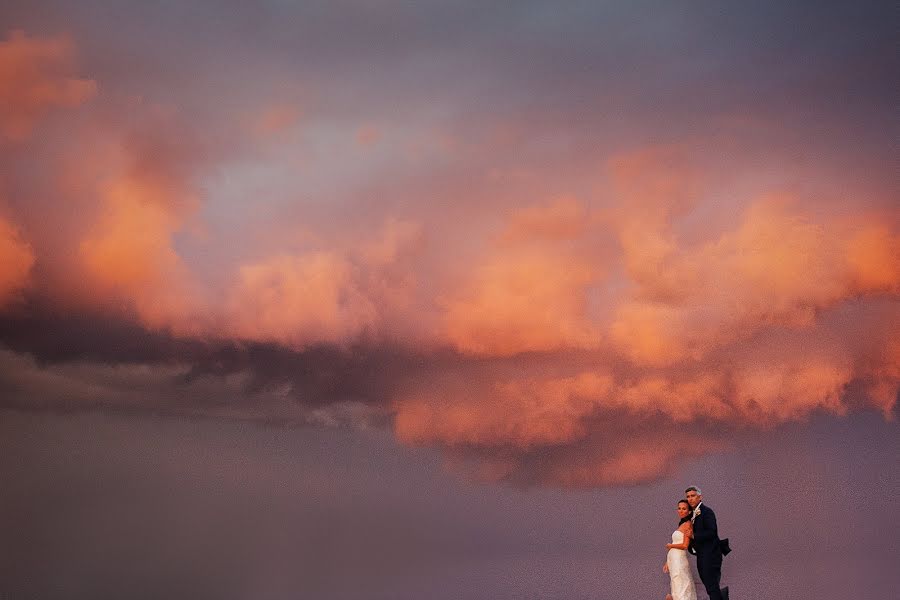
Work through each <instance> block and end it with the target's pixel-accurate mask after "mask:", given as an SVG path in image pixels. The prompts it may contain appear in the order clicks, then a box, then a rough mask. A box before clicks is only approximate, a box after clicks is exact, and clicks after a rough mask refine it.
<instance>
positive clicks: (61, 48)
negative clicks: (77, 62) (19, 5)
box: [0, 31, 97, 141]
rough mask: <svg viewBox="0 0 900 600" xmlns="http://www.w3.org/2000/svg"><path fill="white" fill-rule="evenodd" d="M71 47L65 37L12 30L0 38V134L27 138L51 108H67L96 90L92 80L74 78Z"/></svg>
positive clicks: (80, 101)
mask: <svg viewBox="0 0 900 600" xmlns="http://www.w3.org/2000/svg"><path fill="white" fill-rule="evenodd" d="M73 59H74V49H73V45H72V42H71V41H70V40H69V39H68V38H65V37H57V38H37V37H28V36H26V35H25V33H24V32H22V31H13V32H12V33H11V34H10V37H9V39H7V40H5V41H0V134H2V135H3V136H4V137H6V138H7V139H8V140H11V141H20V140H23V139H25V138H26V137H28V135H29V134H30V133H31V131H32V129H33V128H34V126H35V124H36V123H37V122H38V121H40V120H41V118H43V117H44V115H46V114H48V113H49V112H50V111H51V110H53V109H54V108H71V107H75V106H78V105H80V104H82V103H84V102H86V101H87V100H89V99H90V98H91V97H92V96H94V94H95V93H96V91H97V84H96V83H95V82H94V81H93V80H89V79H79V78H77V77H74V68H73V64H72V63H73Z"/></svg>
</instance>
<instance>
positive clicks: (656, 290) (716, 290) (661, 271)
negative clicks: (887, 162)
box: [610, 199, 900, 364]
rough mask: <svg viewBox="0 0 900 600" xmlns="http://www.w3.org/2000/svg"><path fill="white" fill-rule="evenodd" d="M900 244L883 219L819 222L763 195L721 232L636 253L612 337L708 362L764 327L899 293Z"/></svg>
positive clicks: (647, 354)
mask: <svg viewBox="0 0 900 600" xmlns="http://www.w3.org/2000/svg"><path fill="white" fill-rule="evenodd" d="M898 251H900V237H898V236H897V235H896V234H892V233H890V232H888V231H887V230H886V228H885V227H884V226H883V225H881V224H878V223H874V222H867V223H861V224H855V225H850V226H848V225H844V224H841V223H835V222H819V223H816V222H813V221H811V220H810V219H809V218H807V217H805V216H804V214H803V213H802V212H801V211H799V210H797V209H795V212H792V211H791V210H789V208H788V206H786V205H785V202H784V201H783V200H782V199H777V200H771V199H763V200H760V201H757V202H756V203H754V204H752V205H751V206H750V207H749V208H748V209H747V211H746V212H745V214H744V217H743V219H742V220H741V222H740V224H739V225H738V227H737V228H736V229H735V230H733V231H730V232H725V233H723V234H722V235H720V236H719V237H718V239H715V240H713V241H711V242H708V243H705V244H701V245H698V246H695V247H685V248H682V247H677V246H676V245H674V244H672V245H670V246H669V247H668V249H667V250H666V252H665V256H664V257H662V256H653V257H652V258H647V257H645V259H639V258H636V257H632V258H631V260H632V261H633V263H632V264H635V263H639V264H640V265H641V266H640V267H639V268H638V270H639V272H640V275H639V276H638V277H636V279H635V283H636V284H637V285H636V286H635V289H634V293H633V294H632V296H631V297H630V298H627V299H626V300H625V301H623V302H622V303H621V304H620V305H619V306H618V307H617V309H616V319H615V321H614V322H613V324H612V326H611V330H610V335H611V337H612V339H613V340H615V342H616V343H617V344H618V345H619V346H620V347H621V348H622V350H623V351H624V352H625V353H626V354H627V355H628V356H630V357H631V358H632V359H633V360H636V361H639V362H649V363H659V364H666V363H671V362H675V361H679V360H682V359H685V358H693V359H696V360H702V359H703V357H704V356H705V355H706V354H708V353H709V352H711V351H713V350H715V349H716V348H718V347H720V346H722V345H724V344H727V343H730V342H732V341H735V340H738V339H742V338H747V337H749V336H751V335H753V333H754V332H756V331H758V330H760V329H763V328H766V327H773V326H775V327H779V326H781V327H794V328H804V327H814V326H815V322H816V319H817V316H818V314H819V313H820V312H821V311H823V310H826V309H828V308H830V307H832V306H834V305H836V304H838V303H840V302H843V301H847V300H851V299H853V298H856V297H858V296H864V295H878V294H886V293H897V291H898V290H900V270H898V269H900V268H898V263H897V260H896V258H895V257H896V256H897V252H898ZM625 252H626V254H628V249H627V247H626V249H625ZM626 260H627V259H626ZM656 273H658V274H656ZM670 290H674V291H671V292H670Z"/></svg>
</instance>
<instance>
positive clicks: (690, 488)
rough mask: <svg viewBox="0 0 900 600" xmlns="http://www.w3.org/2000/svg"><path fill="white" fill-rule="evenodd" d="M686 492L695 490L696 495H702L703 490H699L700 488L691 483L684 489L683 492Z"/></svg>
mask: <svg viewBox="0 0 900 600" xmlns="http://www.w3.org/2000/svg"><path fill="white" fill-rule="evenodd" d="M688 492H697V495H698V496H702V495H703V492H701V491H700V488H698V487H697V486H696V485H692V486H691V487H689V488H688V489H686V490H684V493H685V494H687V493H688Z"/></svg>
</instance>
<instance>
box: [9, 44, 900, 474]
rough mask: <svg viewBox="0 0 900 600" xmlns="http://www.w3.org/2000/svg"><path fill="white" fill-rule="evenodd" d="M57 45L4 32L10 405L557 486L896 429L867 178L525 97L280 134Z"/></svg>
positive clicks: (885, 299)
mask: <svg viewBox="0 0 900 600" xmlns="http://www.w3.org/2000/svg"><path fill="white" fill-rule="evenodd" d="M75 51H76V45H75V44H74V43H73V42H72V41H71V38H69V37H47V38H43V37H37V36H30V35H28V34H25V33H21V32H14V33H12V34H11V35H10V37H9V38H8V39H7V40H6V41H4V42H2V43H0V109H2V110H0V131H2V133H3V136H4V138H5V139H4V141H3V143H4V144H5V145H4V146H3V147H2V153H3V157H4V158H5V159H8V160H9V161H11V162H10V164H19V165H24V164H26V163H27V164H29V165H31V166H30V167H29V168H28V169H21V170H19V171H17V172H10V173H8V174H5V175H4V178H3V179H2V180H0V186H2V187H0V200H2V202H0V311H2V313H0V343H2V344H3V346H4V347H5V348H4V349H3V350H2V353H0V363H2V368H0V386H2V388H3V390H4V397H5V398H6V400H4V403H3V406H4V407H6V408H8V409H16V410H45V411H78V410H103V411H127V412H136V413H153V414H158V413H162V414H168V415H172V416H179V417H192V418H197V417H201V418H202V417H208V418H227V419H253V420H263V421H270V422H273V423H279V424H284V425H295V424H340V423H352V424H354V425H357V426H384V427H390V428H392V429H393V431H394V432H395V434H396V437H397V439H398V440H400V441H401V442H403V443H406V444H411V445H425V446H434V447H438V448H440V449H441V450H442V451H443V452H444V455H445V456H446V458H447V463H448V466H450V467H451V468H456V469H460V470H461V471H463V472H465V473H469V474H472V475H474V476H475V477H479V478H483V479H488V480H502V481H509V482H513V483H520V484H549V485H563V486H592V485H600V486H602V485H627V484H635V483H640V482H644V481H648V480H652V479H654V478H657V477H660V476H662V475H664V474H666V473H668V472H669V471H670V470H671V469H672V468H673V467H674V465H676V464H677V463H678V461H679V460H681V459H683V458H684V457H685V456H699V455H702V454H704V453H707V452H712V451H716V450H718V449H721V448H723V447H726V446H727V445H729V444H733V443H739V440H740V438H741V436H746V435H753V433H754V432H758V431H761V430H765V429H769V428H772V427H777V426H779V425H782V424H785V423H789V422H794V421H802V420H804V419H807V418H809V417H810V416H812V415H814V414H817V413H822V412H825V413H833V414H838V415H841V414H846V413H848V412H850V411H857V410H877V411H879V412H880V413H882V414H883V415H884V417H885V418H888V419H892V418H894V415H895V413H896V405H897V394H898V382H900V372H898V368H900V367H898V365H900V346H898V343H897V342H896V339H900V335H898V333H900V332H898V331H897V323H900V304H898V299H900V261H898V258H897V257H898V256H900V235H898V216H900V215H898V213H897V211H896V208H895V206H893V205H892V204H891V202H890V201H889V198H886V197H884V195H883V194H882V193H881V192H879V189H880V188H879V187H878V185H861V184H859V183H858V182H857V181H856V180H855V179H853V178H852V177H851V176H850V175H849V174H848V175H847V176H846V177H844V179H841V181H840V183H841V185H840V186H838V188H837V191H834V192H833V197H832V198H829V197H822V196H820V194H822V193H823V190H826V189H828V188H829V185H830V183H831V182H832V181H833V180H834V178H835V175H834V173H832V172H829V170H828V168H827V167H826V166H825V165H822V166H814V167H809V168H807V167H804V168H803V169H799V168H797V169H796V172H795V170H794V167H792V166H790V165H788V166H784V165H781V164H776V163H778V160H777V158H776V160H772V161H769V162H767V158H766V157H765V156H764V154H765V153H762V154H761V153H760V152H759V150H757V149H754V146H753V144H751V143H749V142H748V143H747V144H746V145H743V144H740V143H737V144H735V143H732V142H724V141H723V140H722V136H721V135H720V134H719V133H718V131H717V128H718V127H719V125H720V123H721V122H720V121H716V120H715V119H710V120H709V122H708V123H706V124H705V125H704V128H703V130H702V131H699V132H693V133H691V135H689V136H688V135H685V136H684V138H685V139H678V136H674V135H673V136H670V137H671V138H672V139H669V140H667V141H666V143H662V144H661V143H649V142H648V143H641V144H637V145H635V144H634V143H625V142H621V143H619V142H616V143H608V144H604V145H599V144H597V145H596V147H593V148H591V144H589V143H588V142H589V141H590V140H589V139H586V138H585V137H583V132H580V131H575V130H573V129H570V128H562V129H561V128H560V126H559V124H558V123H557V122H555V120H554V119H552V118H547V119H546V120H544V121H543V122H536V121H534V120H533V119H532V116H533V111H534V109H533V108H532V107H527V108H526V109H522V112H520V113H516V112H513V113H512V114H511V115H509V116H506V117H504V120H503V122H496V123H493V128H492V130H491V132H489V133H488V134H484V133H483V132H482V134H480V135H479V134H477V132H476V131H475V130H477V129H478V128H480V127H481V125H482V124H483V123H485V122H491V120H492V119H495V115H492V114H490V113H487V114H471V115H468V117H470V120H471V122H472V123H474V125H472V126H471V127H472V128H473V129H471V130H470V129H465V128H463V129H462V131H463V132H469V131H472V137H471V138H470V139H469V140H468V141H467V140H466V139H464V138H465V136H460V140H458V141H457V142H455V143H453V144H447V143H440V144H438V143H435V144H431V145H427V144H426V146H427V151H426V150H423V147H426V146H423V145H422V140H423V139H424V140H442V139H443V140H445V139H446V138H445V137H442V136H444V134H443V131H444V127H445V126H446V122H444V123H435V122H429V121H428V120H427V119H424V117H417V115H413V114H410V116H409V119H408V120H395V121H391V120H389V119H388V120H379V119H372V118H370V116H366V115H362V116H361V115H359V114H356V113H355V112H354V111H352V110H347V109H346V108H343V110H344V111H345V112H341V111H342V107H336V106H325V105H322V104H320V105H316V104H315V103H311V104H310V106H309V107H306V106H304V110H303V113H302V118H303V127H302V128H298V127H294V125H295V124H296V123H297V121H298V119H300V112H299V110H298V109H294V108H284V107H285V106H288V105H286V104H279V103H277V102H274V103H273V101H272V100H271V99H269V98H266V99H264V100H263V99H261V100H259V101H258V102H255V104H254V102H250V101H246V100H244V99H242V100H241V102H238V101H235V102H234V103H233V104H228V103H227V102H223V103H221V105H217V106H215V107H211V108H209V109H208V113H209V114H207V115H205V116H204V119H205V120H203V119H199V117H198V121H197V122H198V123H199V124H200V125H196V124H193V123H192V124H191V125H188V122H190V121H191V119H189V118H188V117H189V116H192V115H191V114H190V113H189V110H188V109H179V108H178V107H177V105H176V106H172V105H170V104H166V103H165V102H162V101H157V100H144V99H135V98H134V97H133V95H131V94H130V90H128V91H126V90H125V89H124V88H122V89H117V88H116V85H115V84H116V81H115V80H114V79H113V80H111V81H110V87H111V89H110V90H109V91H107V89H106V88H105V82H104V81H102V80H101V81H100V84H104V85H99V84H98V83H97V82H96V81H95V79H93V78H89V77H88V76H87V75H85V74H84V73H85V72H84V71H82V70H81V69H78V68H76V67H75V65H76V63H77V61H76V52H75ZM89 100H90V102H89ZM242 102H244V103H249V104H254V105H253V106H245V105H244V104H242ZM185 104H186V105H188V104H189V102H188V101H187V100H186V101H185ZM273 107H274V108H273ZM193 116H194V117H197V115H193ZM417 118H421V119H423V120H421V121H417V120H416V119H417ZM760 118H762V117H760ZM373 122H378V123H379V125H378V127H377V128H376V127H375V126H373V125H372V124H371V123H373ZM235 123H236V124H237V125H233V124H235ZM247 123H252V124H254V125H253V126H251V127H247V126H246V124H247ZM201 126H202V127H201ZM740 127H742V126H739V127H738V130H737V131H740V132H742V133H743V134H745V135H747V136H748V139H749V138H750V137H751V135H750V133H748V132H747V131H744V130H741V129H740ZM410 130H413V131H410ZM504 131H505V132H507V134H508V135H499V134H498V133H497V132H504ZM39 132H40V133H39ZM509 132H516V133H515V134H514V135H513V134H509ZM590 133H591V134H592V135H595V134H596V133H597V132H596V131H591V132H590ZM553 136H556V137H557V138H560V139H562V140H563V141H562V142H560V141H558V139H556V140H555V138H554V137H553ZM788 137H789V136H788ZM473 140H478V141H479V143H478V144H476V143H471V142H472V141H473ZM482 141H483V144H481V143H480V142H482ZM467 144H469V145H467ZM88 146H89V147H91V148H93V151H92V152H90V153H86V152H85V150H84V149H85V148H86V147H88ZM214 146H216V147H215V149H213V147H214ZM219 146H221V147H219ZM479 146H481V147H479ZM721 147H725V148H727V150H728V155H727V156H724V157H723V156H721V155H720V153H719V152H717V150H718V149H720V148H721ZM411 148H413V149H415V152H414V154H415V156H417V157H418V158H416V159H415V160H413V159H411V158H410V156H411V154H410V149H411ZM361 152H362V153H363V154H360V153H361ZM423 152H424V155H423V154H422V153H423ZM429 153H431V154H429ZM282 154H283V155H289V156H290V157H291V160H290V161H288V162H281V158H280V155H282ZM323 156H324V157H326V158H328V159H329V160H323V159H322V157H323ZM423 156H424V158H423ZM34 157H46V160H44V161H37V162H35V161H34V160H32V159H33V158H34ZM298 157H299V158H298ZM333 157H339V158H341V161H342V162H341V163H340V164H339V165H334V164H331V163H330V162H329V161H330V159H331V158H333ZM423 163H424V164H423ZM298 165H299V166H298ZM723 166H726V167H727V169H726V170H728V171H729V172H734V173H737V174H739V175H740V177H739V176H737V175H735V176H734V177H732V178H730V179H729V178H727V177H723V176H722V175H721V171H722V170H723V169H722V167H723ZM776 168H777V169H779V172H780V173H782V175H783V177H782V179H781V180H779V181H778V182H775V183H771V184H769V183H768V182H767V181H766V178H765V177H762V175H759V176H758V177H757V175H758V174H761V173H768V172H769V171H770V170H771V169H776ZM810 173H813V174H815V175H817V176H818V177H820V178H821V181H822V183H821V184H815V185H814V184H810V185H807V186H800V185H794V184H784V183H783V181H785V180H787V181H792V180H795V179H798V178H805V177H807V176H808V175H809V174H810ZM792 177H793V179H792ZM837 177H838V179H840V178H841V175H840V174H838V176H837ZM741 178H743V179H741ZM757 179H759V180H761V181H762V183H757V182H756V180H757ZM747 180H752V181H753V182H754V183H753V184H752V185H749V184H747V183H746V181H747ZM876 183H877V182H876Z"/></svg>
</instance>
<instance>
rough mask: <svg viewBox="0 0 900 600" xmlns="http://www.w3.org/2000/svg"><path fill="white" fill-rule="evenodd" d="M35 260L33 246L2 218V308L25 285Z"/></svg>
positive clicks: (0, 300) (0, 271) (0, 260)
mask: <svg viewBox="0 0 900 600" xmlns="http://www.w3.org/2000/svg"><path fill="white" fill-rule="evenodd" d="M34 260H35V259H34V253H33V252H32V250H31V247H30V246H29V245H28V244H27V243H26V242H24V241H23V240H22V239H21V237H20V236H19V233H18V232H17V231H16V230H15V229H14V228H13V226H12V225H11V224H10V223H8V222H7V221H6V220H4V219H2V218H0V308H3V307H4V306H5V305H6V304H8V303H9V302H10V301H12V300H13V299H14V298H15V297H16V294H18V293H19V292H20V291H21V290H22V289H23V288H24V287H25V285H26V284H27V282H28V276H29V273H30V272H31V267H32V266H33V265H34Z"/></svg>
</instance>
